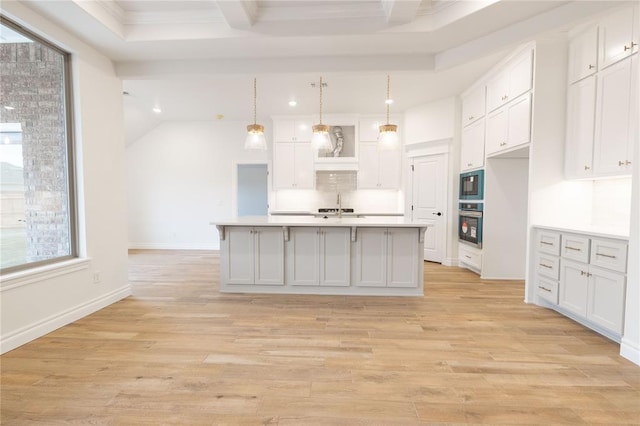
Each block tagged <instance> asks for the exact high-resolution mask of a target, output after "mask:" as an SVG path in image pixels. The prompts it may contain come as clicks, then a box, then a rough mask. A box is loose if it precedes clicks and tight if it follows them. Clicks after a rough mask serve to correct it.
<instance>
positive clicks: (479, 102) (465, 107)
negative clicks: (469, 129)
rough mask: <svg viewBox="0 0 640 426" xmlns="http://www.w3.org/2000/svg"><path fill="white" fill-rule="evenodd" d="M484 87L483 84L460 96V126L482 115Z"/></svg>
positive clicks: (484, 98) (472, 121)
mask: <svg viewBox="0 0 640 426" xmlns="http://www.w3.org/2000/svg"><path fill="white" fill-rule="evenodd" d="M485 101H486V87H485V86H484V85H482V86H480V87H478V88H476V89H474V90H473V91H471V92H469V94H467V95H466V96H465V97H464V98H462V126H463V127H464V126H468V125H469V124H471V123H474V122H475V121H476V120H478V119H479V118H482V117H484V109H485Z"/></svg>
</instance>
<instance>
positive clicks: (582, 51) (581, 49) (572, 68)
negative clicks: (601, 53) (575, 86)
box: [569, 26, 598, 83]
mask: <svg viewBox="0 0 640 426" xmlns="http://www.w3.org/2000/svg"><path fill="white" fill-rule="evenodd" d="M597 69H598V27H597V26H591V27H589V28H587V29H585V30H583V31H582V32H580V33H578V34H576V36H575V37H574V38H572V39H571V42H570V43H569V83H575V82H576V81H578V80H582V79H583V78H585V77H588V76H590V75H593V74H594V73H595V72H596V70H597Z"/></svg>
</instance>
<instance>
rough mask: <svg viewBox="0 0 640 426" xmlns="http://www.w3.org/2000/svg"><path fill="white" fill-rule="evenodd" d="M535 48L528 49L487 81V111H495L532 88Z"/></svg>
mask: <svg viewBox="0 0 640 426" xmlns="http://www.w3.org/2000/svg"><path fill="white" fill-rule="evenodd" d="M532 85H533V50H526V51H524V52H522V53H521V54H519V55H518V56H516V57H515V58H514V59H513V60H511V61H510V62H509V63H508V64H507V65H506V66H505V68H504V69H503V70H502V71H501V72H500V73H499V74H497V75H496V76H495V77H494V78H492V79H491V80H489V82H487V111H493V110H495V109H496V108H499V107H501V106H503V105H505V104H507V103H508V102H511V101H512V100H515V99H516V98H517V97H518V96H520V95H522V94H524V93H526V92H528V91H529V90H531V88H532Z"/></svg>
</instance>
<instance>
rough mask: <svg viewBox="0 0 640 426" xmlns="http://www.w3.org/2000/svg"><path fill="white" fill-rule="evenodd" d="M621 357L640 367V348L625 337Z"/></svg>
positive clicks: (622, 342) (621, 347)
mask: <svg viewBox="0 0 640 426" xmlns="http://www.w3.org/2000/svg"><path fill="white" fill-rule="evenodd" d="M620 356H621V357H623V358H626V359H628V360H629V361H631V362H633V363H634V364H637V365H640V347H639V346H638V345H637V344H636V343H634V342H631V341H629V339H625V338H624V337H623V338H622V340H621V341H620Z"/></svg>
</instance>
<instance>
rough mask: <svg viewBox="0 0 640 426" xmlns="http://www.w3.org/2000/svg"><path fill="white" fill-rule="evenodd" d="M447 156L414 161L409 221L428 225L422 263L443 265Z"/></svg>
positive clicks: (438, 155) (422, 158) (434, 156)
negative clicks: (410, 219)
mask: <svg viewBox="0 0 640 426" xmlns="http://www.w3.org/2000/svg"><path fill="white" fill-rule="evenodd" d="M447 162H448V158H447V154H436V155H428V156H424V157H417V158H414V159H413V164H412V174H413V176H412V179H411V182H412V200H411V201H412V202H411V213H412V214H411V218H412V219H413V220H414V221H418V222H425V223H428V224H430V225H431V226H430V227H429V228H428V229H427V232H426V234H425V239H424V260H428V261H430V262H440V263H442V261H443V259H444V250H445V235H446V225H447V221H446V217H447V172H448V170H447Z"/></svg>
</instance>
